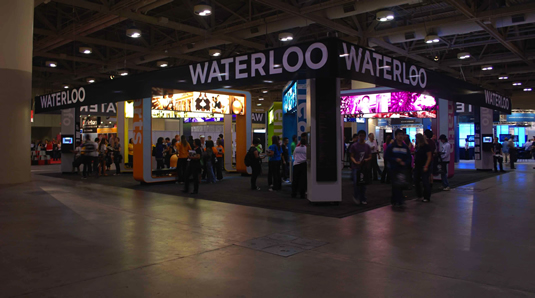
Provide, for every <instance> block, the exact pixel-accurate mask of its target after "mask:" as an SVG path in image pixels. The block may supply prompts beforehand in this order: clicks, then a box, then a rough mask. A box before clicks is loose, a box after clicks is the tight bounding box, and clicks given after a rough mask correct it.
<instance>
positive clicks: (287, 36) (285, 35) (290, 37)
mask: <svg viewBox="0 0 535 298" xmlns="http://www.w3.org/2000/svg"><path fill="white" fill-rule="evenodd" d="M293 39H294V35H293V34H292V33H290V32H282V33H279V40H280V41H292V40H293Z"/></svg>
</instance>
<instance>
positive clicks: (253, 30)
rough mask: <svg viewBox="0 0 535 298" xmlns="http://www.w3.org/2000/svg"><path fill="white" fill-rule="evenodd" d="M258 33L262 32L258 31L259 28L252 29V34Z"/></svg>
mask: <svg viewBox="0 0 535 298" xmlns="http://www.w3.org/2000/svg"><path fill="white" fill-rule="evenodd" d="M258 32H260V30H258V27H253V28H251V34H256V33H258Z"/></svg>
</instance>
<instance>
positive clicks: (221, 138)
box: [219, 133, 225, 147]
mask: <svg viewBox="0 0 535 298" xmlns="http://www.w3.org/2000/svg"><path fill="white" fill-rule="evenodd" d="M219 139H220V140H221V146H223V147H225V139H223V134H222V133H221V134H219Z"/></svg>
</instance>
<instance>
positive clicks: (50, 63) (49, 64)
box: [46, 61, 58, 67]
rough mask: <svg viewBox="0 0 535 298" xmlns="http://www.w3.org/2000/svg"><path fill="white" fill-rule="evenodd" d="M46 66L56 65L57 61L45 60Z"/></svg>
mask: <svg viewBox="0 0 535 298" xmlns="http://www.w3.org/2000/svg"><path fill="white" fill-rule="evenodd" d="M46 66H48V67H57V66H58V63H57V62H56V61H47V62H46Z"/></svg>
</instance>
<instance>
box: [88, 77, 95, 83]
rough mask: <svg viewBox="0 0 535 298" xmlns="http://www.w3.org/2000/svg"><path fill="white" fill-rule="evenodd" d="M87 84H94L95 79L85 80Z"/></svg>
mask: <svg viewBox="0 0 535 298" xmlns="http://www.w3.org/2000/svg"><path fill="white" fill-rule="evenodd" d="M87 82H88V83H89V84H93V83H94V82H95V79H94V78H87Z"/></svg>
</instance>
